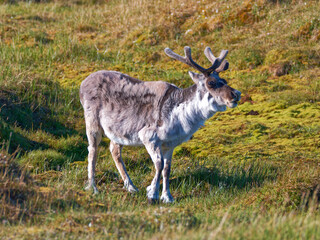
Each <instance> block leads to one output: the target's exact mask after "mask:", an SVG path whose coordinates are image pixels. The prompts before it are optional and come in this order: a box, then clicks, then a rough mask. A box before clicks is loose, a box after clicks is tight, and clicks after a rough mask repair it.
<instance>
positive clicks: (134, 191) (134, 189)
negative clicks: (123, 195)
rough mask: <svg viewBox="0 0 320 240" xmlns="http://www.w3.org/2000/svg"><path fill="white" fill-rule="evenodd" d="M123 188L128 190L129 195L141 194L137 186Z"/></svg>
mask: <svg viewBox="0 0 320 240" xmlns="http://www.w3.org/2000/svg"><path fill="white" fill-rule="evenodd" d="M123 188H124V189H126V190H127V191H128V192H129V193H137V192H139V190H138V188H136V186H135V185H129V186H124V187H123Z"/></svg>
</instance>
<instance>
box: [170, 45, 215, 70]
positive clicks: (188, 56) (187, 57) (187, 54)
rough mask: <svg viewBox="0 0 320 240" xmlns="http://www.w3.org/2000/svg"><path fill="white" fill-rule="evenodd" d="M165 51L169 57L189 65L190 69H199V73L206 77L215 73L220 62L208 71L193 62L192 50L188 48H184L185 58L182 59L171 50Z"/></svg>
mask: <svg viewBox="0 0 320 240" xmlns="http://www.w3.org/2000/svg"><path fill="white" fill-rule="evenodd" d="M164 51H165V53H166V54H167V55H168V56H169V57H171V58H174V59H176V60H178V61H180V62H183V63H185V64H187V65H189V66H190V67H193V68H195V69H197V70H198V71H199V72H201V73H203V74H205V75H209V74H210V73H211V72H213V71H214V70H215V69H216V68H217V67H218V61H215V62H214V63H213V65H212V66H211V67H209V68H207V69H206V68H203V67H201V66H200V65H199V64H197V63H196V62H195V61H193V59H192V57H191V48H190V47H188V46H186V47H184V53H185V57H182V56H180V55H178V54H176V53H175V52H173V51H172V50H171V49H170V48H166V49H165V50H164Z"/></svg>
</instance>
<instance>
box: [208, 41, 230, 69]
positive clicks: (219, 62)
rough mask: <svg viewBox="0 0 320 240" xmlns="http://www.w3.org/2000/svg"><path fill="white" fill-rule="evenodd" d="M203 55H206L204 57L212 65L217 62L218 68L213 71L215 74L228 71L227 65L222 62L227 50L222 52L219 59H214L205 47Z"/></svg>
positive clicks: (225, 61) (224, 61) (225, 62)
mask: <svg viewBox="0 0 320 240" xmlns="http://www.w3.org/2000/svg"><path fill="white" fill-rule="evenodd" d="M204 54H205V55H206V57H207V58H208V59H209V61H210V62H211V63H212V64H214V63H217V62H218V66H217V68H216V69H215V71H216V72H218V73H219V72H222V71H225V70H227V69H228V67H229V63H228V61H227V60H224V59H225V57H226V56H227V54H228V50H222V51H221V53H220V55H219V57H218V58H216V57H215V56H214V55H213V53H212V51H211V49H210V47H206V49H205V50H204Z"/></svg>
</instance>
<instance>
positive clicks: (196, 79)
mask: <svg viewBox="0 0 320 240" xmlns="http://www.w3.org/2000/svg"><path fill="white" fill-rule="evenodd" d="M188 73H189V75H190V77H191V78H192V80H193V81H194V82H195V83H196V84H199V83H200V82H202V81H203V75H202V74H198V73H194V72H191V71H189V72H188Z"/></svg>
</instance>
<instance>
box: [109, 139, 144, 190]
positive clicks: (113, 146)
mask: <svg viewBox="0 0 320 240" xmlns="http://www.w3.org/2000/svg"><path fill="white" fill-rule="evenodd" d="M121 150H122V145H120V144H117V143H115V142H113V141H110V152H111V155H112V158H113V160H114V162H115V164H116V167H117V169H118V171H119V173H120V175H121V178H122V180H123V182H124V188H125V189H127V191H128V192H131V193H135V192H138V189H137V188H136V186H135V185H134V184H133V183H132V181H131V179H130V177H129V174H128V173H127V170H126V167H125V165H124V162H123V160H122V157H121Z"/></svg>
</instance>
